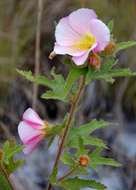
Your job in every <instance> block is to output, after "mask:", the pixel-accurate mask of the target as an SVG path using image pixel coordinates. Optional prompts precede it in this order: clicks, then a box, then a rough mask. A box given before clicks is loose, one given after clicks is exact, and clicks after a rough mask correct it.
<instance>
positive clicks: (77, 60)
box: [72, 51, 89, 65]
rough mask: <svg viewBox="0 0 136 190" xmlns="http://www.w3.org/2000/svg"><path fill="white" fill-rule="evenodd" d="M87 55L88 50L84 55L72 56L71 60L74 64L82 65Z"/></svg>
mask: <svg viewBox="0 0 136 190" xmlns="http://www.w3.org/2000/svg"><path fill="white" fill-rule="evenodd" d="M88 55H89V51H87V52H86V53H85V54H84V55H82V56H79V57H72V60H73V61H74V63H75V64H76V65H83V64H84V63H85V61H86V60H87V58H88Z"/></svg>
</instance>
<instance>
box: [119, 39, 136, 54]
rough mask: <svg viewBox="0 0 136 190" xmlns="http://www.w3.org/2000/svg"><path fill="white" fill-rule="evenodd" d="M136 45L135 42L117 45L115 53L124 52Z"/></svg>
mask: <svg viewBox="0 0 136 190" xmlns="http://www.w3.org/2000/svg"><path fill="white" fill-rule="evenodd" d="M135 45H136V41H128V42H120V43H118V44H117V50H116V53H117V52H118V51H120V50H124V49H127V48H130V47H132V46H135Z"/></svg>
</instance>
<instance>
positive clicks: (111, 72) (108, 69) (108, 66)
mask: <svg viewBox="0 0 136 190" xmlns="http://www.w3.org/2000/svg"><path fill="white" fill-rule="evenodd" d="M116 64H117V60H115V59H111V58H110V59H108V60H107V61H106V63H103V64H102V66H101V69H100V70H94V69H89V70H88V73H87V77H86V83H87V84H88V83H90V81H92V80H105V81H106V82H110V83H113V82H114V78H115V77H126V76H127V77H130V76H135V75H136V73H133V72H132V71H131V70H130V69H122V68H120V69H117V68H113V66H114V65H116Z"/></svg>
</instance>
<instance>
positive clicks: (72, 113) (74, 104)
mask: <svg viewBox="0 0 136 190" xmlns="http://www.w3.org/2000/svg"><path fill="white" fill-rule="evenodd" d="M84 87H85V76H81V78H80V81H79V87H78V91H77V93H76V95H75V97H74V99H73V101H72V104H71V108H70V113H69V117H68V119H67V123H66V126H65V129H64V133H63V136H62V138H61V142H60V145H59V147H58V152H57V156H56V159H55V163H54V166H53V169H52V173H53V172H54V170H55V168H56V167H57V166H58V163H59V160H60V156H61V153H62V151H63V147H64V144H65V141H66V139H67V136H68V133H69V129H70V128H71V126H72V123H73V119H74V116H75V113H76V108H77V106H78V103H79V100H80V97H81V94H82V91H83V88H84ZM51 189H52V185H51V183H49V184H48V187H47V190H51Z"/></svg>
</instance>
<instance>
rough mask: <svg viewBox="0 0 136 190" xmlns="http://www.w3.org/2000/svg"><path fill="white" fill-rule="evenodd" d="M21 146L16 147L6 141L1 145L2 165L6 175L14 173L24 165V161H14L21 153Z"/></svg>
mask: <svg viewBox="0 0 136 190" xmlns="http://www.w3.org/2000/svg"><path fill="white" fill-rule="evenodd" d="M22 149H23V146H22V145H16V144H15V142H14V141H6V142H5V143H4V145H3V157H2V160H1V162H2V164H3V167H4V168H5V170H6V172H7V174H10V173H12V172H14V171H15V170H16V169H17V168H18V167H20V166H22V165H23V164H24V160H15V159H14V156H15V155H16V154H17V153H19V152H21V151H22Z"/></svg>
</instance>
